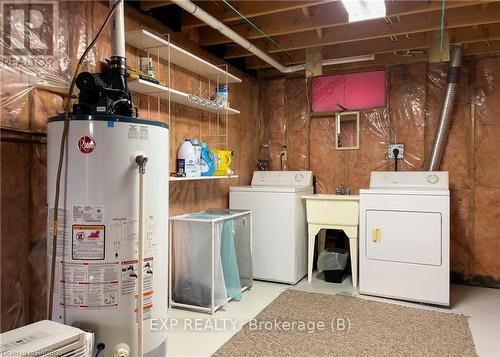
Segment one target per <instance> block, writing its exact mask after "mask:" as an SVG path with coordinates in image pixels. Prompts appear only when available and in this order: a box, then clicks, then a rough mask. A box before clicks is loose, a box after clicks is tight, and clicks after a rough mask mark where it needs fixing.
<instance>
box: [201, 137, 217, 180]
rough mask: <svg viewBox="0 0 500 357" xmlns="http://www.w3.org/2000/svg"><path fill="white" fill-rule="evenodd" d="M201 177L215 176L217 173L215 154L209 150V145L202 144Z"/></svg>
mask: <svg viewBox="0 0 500 357" xmlns="http://www.w3.org/2000/svg"><path fill="white" fill-rule="evenodd" d="M200 166H201V176H213V175H214V172H215V160H214V158H213V154H212V153H211V152H210V150H208V148H207V144H205V143H202V144H201V162H200Z"/></svg>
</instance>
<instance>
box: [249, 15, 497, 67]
mask: <svg viewBox="0 0 500 357" xmlns="http://www.w3.org/2000/svg"><path fill="white" fill-rule="evenodd" d="M430 35H431V33H427V32H424V33H418V34H412V35H410V36H409V39H408V38H407V37H406V36H402V37H400V38H399V39H398V41H397V42H392V41H391V40H390V38H379V39H375V40H365V41H357V42H351V43H341V44H337V45H331V46H324V47H323V59H331V58H339V57H349V56H361V55H368V54H380V53H388V52H389V53H391V52H394V51H407V50H413V49H422V48H424V49H427V48H429V47H430V40H431V36H430ZM449 38H450V43H451V44H456V43H462V44H468V43H477V42H482V41H497V40H500V23H497V24H493V25H484V26H480V27H477V28H473V27H462V28H457V29H453V30H450V31H449ZM290 54H291V55H292V56H293V59H290V57H288V56H287V55H285V54H283V53H276V54H273V55H272V57H273V58H274V59H275V60H277V61H278V62H280V63H282V64H283V65H286V66H289V65H294V64H300V63H304V62H305V50H303V49H301V50H294V51H291V52H290ZM246 67H247V68H248V69H261V68H269V67H270V65H269V64H268V63H266V62H264V61H262V60H261V59H260V58H258V57H255V56H252V57H248V58H247V59H246Z"/></svg>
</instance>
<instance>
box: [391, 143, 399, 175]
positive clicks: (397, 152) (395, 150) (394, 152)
mask: <svg viewBox="0 0 500 357" xmlns="http://www.w3.org/2000/svg"><path fill="white" fill-rule="evenodd" d="M392 153H393V154H394V171H398V157H399V149H398V148H394V150H392Z"/></svg>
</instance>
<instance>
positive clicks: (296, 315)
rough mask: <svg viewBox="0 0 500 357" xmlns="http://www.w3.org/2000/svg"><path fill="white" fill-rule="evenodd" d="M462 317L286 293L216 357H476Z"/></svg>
mask: <svg viewBox="0 0 500 357" xmlns="http://www.w3.org/2000/svg"><path fill="white" fill-rule="evenodd" d="M475 355H476V352H475V348H474V342H473V340H472V335H471V332H470V329H469V325H468V323H467V318H466V317H465V316H462V315H456V314H451V313H443V312H436V311H429V310H424V309H419V308H410V307H404V306H400V305H396V304H388V303H383V302H377V301H370V300H365V299H360V298H354V297H349V296H342V295H326V294H317V293H308V292H301V291H296V290H286V291H285V292H284V293H282V294H281V295H280V296H278V297H277V298H276V299H275V300H274V301H273V302H272V303H271V304H270V305H268V306H267V307H266V308H265V309H264V310H262V312H261V313H260V314H258V315H257V317H256V318H255V319H254V320H251V321H250V322H249V323H247V324H246V325H245V326H243V328H242V329H241V330H240V331H239V332H238V333H237V334H236V335H234V336H233V338H231V339H230V340H229V341H228V342H226V343H225V344H224V345H223V346H222V347H221V348H220V349H219V350H218V351H217V352H216V353H215V354H214V356H231V357H235V356H237V357H240V356H253V357H257V356H475Z"/></svg>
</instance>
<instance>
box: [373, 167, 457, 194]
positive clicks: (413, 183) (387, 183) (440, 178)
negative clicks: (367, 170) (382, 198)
mask: <svg viewBox="0 0 500 357" xmlns="http://www.w3.org/2000/svg"><path fill="white" fill-rule="evenodd" d="M370 189H372V190H373V189H375V190H384V189H388V190H410V191H421V190H431V191H436V190H448V189H449V181H448V171H373V172H372V173H371V177H370Z"/></svg>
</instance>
